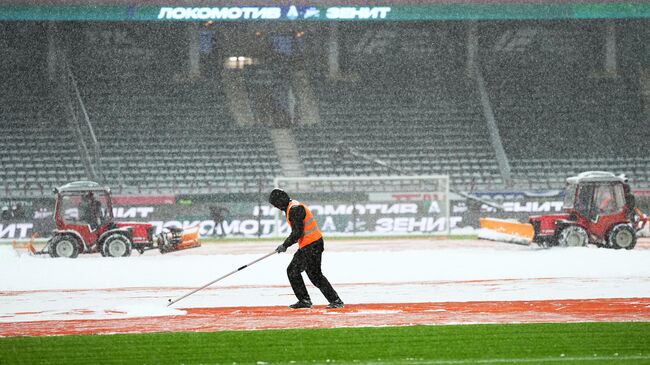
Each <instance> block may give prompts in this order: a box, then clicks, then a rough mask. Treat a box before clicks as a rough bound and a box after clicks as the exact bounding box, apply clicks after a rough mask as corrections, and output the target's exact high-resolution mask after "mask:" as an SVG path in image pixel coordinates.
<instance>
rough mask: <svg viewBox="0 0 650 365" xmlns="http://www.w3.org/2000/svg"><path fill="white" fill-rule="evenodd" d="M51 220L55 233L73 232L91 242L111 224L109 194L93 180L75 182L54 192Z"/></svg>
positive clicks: (107, 190) (111, 211)
mask: <svg viewBox="0 0 650 365" xmlns="http://www.w3.org/2000/svg"><path fill="white" fill-rule="evenodd" d="M54 193H55V194H56V203H55V208H54V220H55V222H56V228H57V229H58V230H62V231H66V230H70V231H74V232H77V233H78V234H79V235H80V236H81V237H82V238H83V241H84V242H95V241H96V239H97V238H98V237H99V236H100V235H101V234H103V233H104V232H106V231H107V230H108V228H109V227H110V226H111V223H112V222H113V207H112V202H111V191H110V189H109V188H107V187H103V186H100V185H99V184H98V183H96V182H93V181H76V182H72V183H69V184H66V185H63V186H61V187H59V188H56V189H54Z"/></svg>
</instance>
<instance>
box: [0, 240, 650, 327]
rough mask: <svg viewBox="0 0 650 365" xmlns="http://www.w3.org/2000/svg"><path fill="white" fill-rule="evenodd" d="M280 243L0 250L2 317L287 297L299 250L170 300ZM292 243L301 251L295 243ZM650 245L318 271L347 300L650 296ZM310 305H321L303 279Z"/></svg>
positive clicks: (378, 260)
mask: <svg viewBox="0 0 650 365" xmlns="http://www.w3.org/2000/svg"><path fill="white" fill-rule="evenodd" d="M276 245H277V244H276V243H275V242H271V241H267V242H266V243H229V244H206V245H204V246H203V247H200V248H197V249H191V250H186V251H181V252H176V253H171V254H166V255H161V254H160V253H158V252H156V251H149V252H146V253H145V254H144V255H139V254H137V253H135V254H134V255H133V256H131V257H126V258H117V259H115V258H104V257H101V256H100V255H99V254H95V255H82V256H80V257H79V258H77V259H52V258H50V257H49V256H34V257H33V256H29V255H27V254H22V255H17V254H16V253H15V252H14V251H13V250H12V249H11V248H10V246H6V245H3V246H0V277H1V278H2V279H0V292H1V293H0V323H1V322H20V321H39V320H51V319H99V318H128V317H142V316H161V315H163V316H164V315H178V314H182V313H183V310H182V309H181V308H196V307H236V306H275V305H287V304H290V303H292V302H294V301H295V298H294V297H293V294H292V291H291V288H290V286H289V283H288V280H287V277H286V266H287V264H288V263H289V261H290V260H291V255H292V249H290V250H289V252H287V253H283V254H278V255H273V256H271V257H269V258H267V259H265V260H263V261H260V262H259V263H257V264H255V265H253V266H250V267H248V268H246V269H244V270H242V271H240V272H238V273H236V274H234V275H232V276H230V277H228V278H226V279H224V280H223V281H220V282H218V283H216V284H215V285H213V286H211V287H209V288H207V289H205V290H202V291H199V292H198V293H196V294H194V295H192V296H190V297H188V298H186V299H183V300H182V301H180V302H179V303H177V304H175V305H174V306H172V307H167V303H168V300H169V299H175V298H178V297H180V296H181V295H183V294H185V293H187V292H189V291H191V290H193V289H194V288H197V287H200V286H202V285H204V284H206V283H208V282H210V281H212V280H214V279H216V278H218V277H220V276H222V275H223V274H225V273H228V272H230V271H232V270H234V269H237V268H238V267H240V266H242V265H245V264H247V263H249V262H251V261H253V260H255V259H256V258H259V257H261V256H263V255H265V254H267V253H269V252H271V251H273V249H274V248H275V246H276ZM293 249H295V248H293ZM649 262H650V242H647V240H646V242H640V243H639V245H638V246H637V248H636V249H634V250H631V251H626V250H610V249H599V248H596V247H594V246H590V247H581V248H553V249H539V248H537V247H535V246H522V245H513V244H507V243H499V242H489V241H481V240H427V239H413V240H375V241H373V240H370V239H368V240H350V241H338V240H337V241H331V242H326V250H325V253H324V255H323V273H324V274H325V275H326V276H327V277H328V279H329V280H330V282H332V284H333V286H334V288H335V289H336V290H337V291H338V292H339V294H340V296H341V298H342V299H343V300H344V301H345V302H346V303H347V304H355V303H357V304H358V303H417V302H464V301H509V300H549V299H550V300H552V299H591V298H645V297H650V265H648V263H649ZM304 277H305V281H306V283H307V284H308V289H309V291H310V293H311V295H312V300H313V302H314V303H315V304H326V302H325V299H324V297H323V296H322V295H321V294H320V292H319V291H318V289H316V288H314V287H313V286H311V285H310V283H309V280H308V279H307V278H306V275H304Z"/></svg>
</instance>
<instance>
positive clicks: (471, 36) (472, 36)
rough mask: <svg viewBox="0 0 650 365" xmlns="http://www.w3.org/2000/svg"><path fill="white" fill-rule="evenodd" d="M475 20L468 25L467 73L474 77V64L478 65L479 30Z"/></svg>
mask: <svg viewBox="0 0 650 365" xmlns="http://www.w3.org/2000/svg"><path fill="white" fill-rule="evenodd" d="M477 28H478V27H477V25H476V23H475V22H472V23H470V25H469V26H468V27H467V71H466V72H467V75H469V76H470V77H472V78H473V77H474V66H475V65H478V63H477V61H478V31H477Z"/></svg>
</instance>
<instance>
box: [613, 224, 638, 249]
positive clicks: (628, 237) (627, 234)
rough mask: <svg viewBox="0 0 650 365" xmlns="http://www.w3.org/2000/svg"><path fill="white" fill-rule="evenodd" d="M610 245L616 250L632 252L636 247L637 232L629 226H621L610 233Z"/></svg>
mask: <svg viewBox="0 0 650 365" xmlns="http://www.w3.org/2000/svg"><path fill="white" fill-rule="evenodd" d="M609 244H610V245H611V246H612V247H614V248H615V249H621V248H624V249H626V250H631V249H633V248H634V246H635V245H636V232H634V230H633V229H632V227H630V226H628V225H627V224H619V225H617V226H615V227H614V228H612V230H611V231H610V232H609Z"/></svg>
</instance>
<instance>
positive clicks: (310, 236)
mask: <svg viewBox="0 0 650 365" xmlns="http://www.w3.org/2000/svg"><path fill="white" fill-rule="evenodd" d="M298 205H300V206H302V207H303V208H305V219H304V220H303V221H302V223H303V231H302V236H300V238H298V247H300V248H303V247H305V246H307V245H309V244H311V243H314V241H316V240H318V239H320V238H322V237H323V235H322V234H321V233H320V229H318V224H316V220H315V219H314V217H313V216H312V215H311V211H310V210H309V208H307V207H306V206H305V205H304V204H303V203H301V202H299V201H297V200H291V201H290V202H289V206H288V207H287V211H286V213H285V214H286V216H287V223H289V227H291V221H290V220H289V211H290V210H291V208H292V207H295V206H298ZM292 228H293V227H292Z"/></svg>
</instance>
